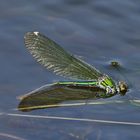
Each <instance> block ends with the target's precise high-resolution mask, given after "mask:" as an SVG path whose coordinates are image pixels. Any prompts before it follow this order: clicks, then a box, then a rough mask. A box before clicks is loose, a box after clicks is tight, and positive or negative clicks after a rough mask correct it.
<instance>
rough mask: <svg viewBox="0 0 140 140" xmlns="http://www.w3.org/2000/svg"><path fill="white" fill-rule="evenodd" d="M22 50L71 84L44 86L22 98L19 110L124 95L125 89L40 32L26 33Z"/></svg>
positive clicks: (121, 84)
mask: <svg viewBox="0 0 140 140" xmlns="http://www.w3.org/2000/svg"><path fill="white" fill-rule="evenodd" d="M24 39H25V46H26V48H27V49H28V50H29V52H30V53H31V54H32V55H33V57H34V58H35V59H36V60H37V61H38V62H39V63H40V64H42V65H43V66H44V67H46V68H47V69H49V70H52V71H53V72H54V73H56V74H57V75H60V76H64V77H67V78H70V79H72V80H74V81H60V82H56V83H53V84H50V85H45V86H43V87H41V88H39V89H36V90H34V91H32V92H30V93H29V94H26V95H23V96H21V98H20V99H21V103H20V104H19V109H21V110H22V109H23V110H24V109H25V108H26V107H28V106H32V105H34V106H38V105H44V104H46V103H47V104H57V103H60V102H62V101H66V100H81V99H93V98H94V99H97V98H108V97H111V96H114V95H116V94H118V93H119V94H120V95H125V93H126V92H127V85H126V83H125V82H123V81H121V82H119V83H116V82H115V81H114V80H112V78H111V77H109V76H108V75H106V74H103V73H101V72H100V71H99V70H97V69H96V68H95V67H93V66H91V65H89V64H87V63H85V62H83V61H82V60H80V59H79V58H76V57H75V56H73V55H71V54H69V53H68V52H66V51H65V50H64V49H63V48H62V47H61V46H60V45H58V44H57V43H55V42H54V41H52V40H51V39H49V38H48V37H46V36H44V35H43V34H41V33H39V32H28V33H26V35H25V37H24Z"/></svg>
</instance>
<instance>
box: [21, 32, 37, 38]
mask: <svg viewBox="0 0 140 140" xmlns="http://www.w3.org/2000/svg"><path fill="white" fill-rule="evenodd" d="M32 35H35V36H38V35H39V32H38V31H34V32H27V33H25V36H24V38H27V37H28V36H32Z"/></svg>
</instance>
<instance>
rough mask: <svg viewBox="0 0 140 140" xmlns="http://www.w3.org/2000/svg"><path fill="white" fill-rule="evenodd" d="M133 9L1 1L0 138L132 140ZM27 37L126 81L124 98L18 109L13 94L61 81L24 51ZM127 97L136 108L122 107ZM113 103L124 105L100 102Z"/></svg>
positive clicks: (117, 0)
mask: <svg viewBox="0 0 140 140" xmlns="http://www.w3.org/2000/svg"><path fill="white" fill-rule="evenodd" d="M11 3H12V4H11ZM139 9H140V1H138V0H135V1H131V0H123V1H121V0H106V1H102V0H95V1H94V0H86V1H84V0H81V1H80V0H77V1H74V0H50V1H49V0H48V1H45V0H40V1H37V0H30V1H28V0H23V1H22V2H21V1H18V0H2V1H1V4H0V17H1V20H0V31H1V32H0V44H1V46H0V63H1V68H0V72H1V75H0V91H1V92H0V95H1V98H0V124H1V125H0V139H2V140H3V139H8V140H9V139H10V140H11V139H21V140H22V139H23V140H31V139H34V140H44V139H51V140H55V139H58V140H59V139H60V140H65V139H67V140H70V139H73V140H78V139H79V140H81V139H85V140H92V139H99V140H106V139H108V140H112V139H114V140H118V139H119V138H120V135H121V139H123V140H129V139H135V140H139V139H140V134H139V129H140V128H139V127H140V125H139V123H140V119H139V118H140V113H139V112H140V107H139V102H138V100H139V98H140V95H139V93H140V90H139V88H140V85H139V75H140V66H139V65H140V61H139V60H140V55H139V52H140V48H139V46H140V37H139V36H140V13H139ZM28 31H40V32H42V33H43V34H45V35H47V36H48V37H50V38H52V39H53V40H55V41H56V42H58V43H59V44H61V46H63V48H64V49H66V50H68V51H69V52H71V53H72V54H75V55H77V56H78V57H80V58H82V59H83V60H85V61H86V62H88V63H90V64H92V65H94V66H95V67H96V68H98V69H99V70H100V71H102V72H104V73H106V74H108V75H110V76H112V77H113V79H115V80H117V81H118V80H124V81H126V82H127V83H128V84H129V92H128V93H127V94H126V95H125V96H119V95H117V96H114V97H112V98H109V99H106V100H103V99H102V100H99V101H98V102H102V104H98V105H97V104H86V105H80V106H70V107H57V108H49V109H43V110H35V111H32V112H20V111H17V110H16V108H17V106H18V104H19V100H17V97H18V96H20V95H23V94H24V93H27V92H29V91H31V90H33V89H36V88H38V87H40V86H42V85H45V84H49V83H52V82H54V81H59V80H67V79H64V78H62V77H59V76H55V75H54V74H52V73H51V72H49V71H47V70H46V69H45V68H43V67H42V66H40V65H39V64H38V63H36V61H35V60H34V59H33V58H32V56H31V55H30V54H29V53H28V51H27V50H26V48H25V47H24V40H23V36H24V34H25V33H26V32H28ZM113 60H117V61H119V63H120V64H121V68H120V69H119V70H118V69H115V68H112V67H110V62H111V61H113ZM134 99H135V100H137V102H128V100H134ZM114 100H115V101H116V100H117V101H118V100H119V101H121V102H123V103H108V104H106V103H105V104H103V102H110V101H111V102H113V101H114ZM90 102H93V103H94V102H95V101H94V100H90ZM69 103H72V102H69ZM14 114H17V115H14ZM19 114H20V115H19ZM21 114H22V115H24V116H21ZM25 115H26V116H25ZM45 116H55V117H58V118H55V119H54V118H50V117H45ZM61 117H63V118H62V119H60V118H61ZM64 118H67V119H64ZM68 118H69V119H68ZM74 118H77V119H74ZM78 119H83V120H78ZM89 120H90V121H89ZM93 120H95V121H93ZM97 120H99V121H97ZM101 120H105V121H107V122H103V121H101ZM111 121H113V122H112V123H111ZM115 122H120V123H115ZM124 122H127V123H124Z"/></svg>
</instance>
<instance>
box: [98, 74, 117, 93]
mask: <svg viewBox="0 0 140 140" xmlns="http://www.w3.org/2000/svg"><path fill="white" fill-rule="evenodd" d="M98 82H99V86H100V87H101V88H103V89H105V90H106V94H112V95H115V94H116V93H117V92H118V86H117V85H116V84H115V82H114V81H113V80H112V79H111V78H110V77H109V76H108V75H103V76H102V77H99V79H98Z"/></svg>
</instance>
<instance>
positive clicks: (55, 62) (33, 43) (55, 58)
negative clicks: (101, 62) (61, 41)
mask: <svg viewBox="0 0 140 140" xmlns="http://www.w3.org/2000/svg"><path fill="white" fill-rule="evenodd" d="M25 45H26V47H27V49H28V50H29V51H30V53H31V54H32V55H33V57H34V58H35V59H36V60H37V61H38V62H39V63H41V64H42V65H43V66H45V67H46V68H47V69H50V70H52V71H53V72H54V73H56V74H57V75H60V76H64V77H68V78H70V79H79V80H92V79H98V77H99V76H101V75H102V74H101V73H100V72H99V71H98V70H96V69H95V68H94V67H92V66H90V65H89V64H87V63H85V62H83V61H81V60H80V59H77V58H75V57H74V56H73V55H71V54H69V53H67V52H66V51H65V50H64V49H63V48H62V47H60V46H59V45H58V44H56V43H55V42H54V41H52V40H51V39H49V38H48V37H46V36H44V35H42V34H40V33H39V32H28V33H26V35H25Z"/></svg>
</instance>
